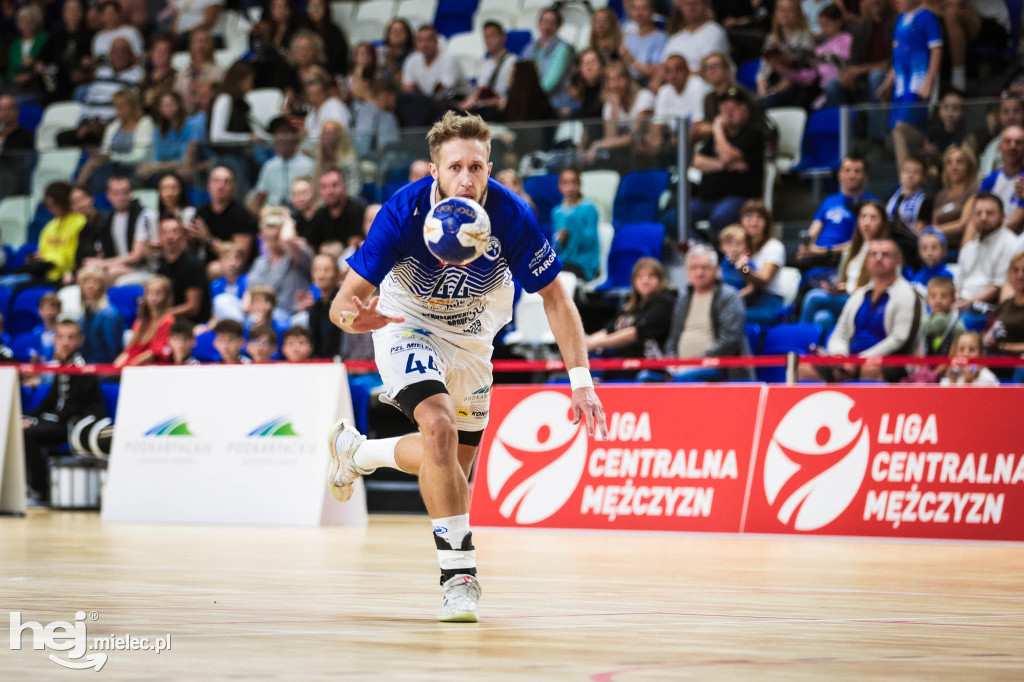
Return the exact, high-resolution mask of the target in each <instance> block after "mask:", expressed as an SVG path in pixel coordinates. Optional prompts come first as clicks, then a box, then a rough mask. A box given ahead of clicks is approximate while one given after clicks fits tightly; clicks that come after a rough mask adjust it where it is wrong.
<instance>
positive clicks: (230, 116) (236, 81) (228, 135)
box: [208, 62, 269, 196]
mask: <svg viewBox="0 0 1024 682" xmlns="http://www.w3.org/2000/svg"><path fill="white" fill-rule="evenodd" d="M255 79H256V74H255V70H254V69H253V67H252V65H251V64H249V63H248V62H235V63H234V64H233V65H232V66H231V68H230V69H228V73H227V75H226V76H224V87H223V92H222V93H221V94H219V95H217V97H216V99H214V100H213V106H212V107H211V108H210V117H209V133H208V135H209V140H210V144H211V145H212V146H213V148H214V152H215V153H216V155H217V162H218V163H222V164H224V165H227V166H229V167H230V168H231V170H233V171H234V173H235V182H236V184H237V187H238V189H237V191H238V195H239V196H245V194H246V192H248V191H249V162H250V157H251V153H250V149H249V145H250V144H251V143H253V142H259V141H262V140H268V139H269V137H268V136H267V134H266V133H265V132H264V131H263V130H262V128H261V127H260V125H259V123H257V122H256V121H255V120H254V119H253V118H252V117H251V116H250V113H249V103H248V102H247V101H246V99H245V96H246V94H248V93H249V92H250V91H251V90H252V89H253V86H254V84H255Z"/></svg>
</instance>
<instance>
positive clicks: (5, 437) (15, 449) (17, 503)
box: [0, 368, 26, 514]
mask: <svg viewBox="0 0 1024 682" xmlns="http://www.w3.org/2000/svg"><path fill="white" fill-rule="evenodd" d="M0 443H3V445H4V449H3V452H0V513H4V514H24V513H25V506H26V499H25V493H26V490H25V434H24V432H23V431H22V430H21V389H20V383H19V381H18V370H16V369H14V368H4V369H0Z"/></svg>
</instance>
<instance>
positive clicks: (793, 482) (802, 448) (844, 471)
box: [764, 391, 870, 531]
mask: <svg viewBox="0 0 1024 682" xmlns="http://www.w3.org/2000/svg"><path fill="white" fill-rule="evenodd" d="M855 406H856V403H854V401H853V400H852V399H851V398H850V397H849V396H846V395H844V394H842V393H838V392H836V391H823V392H821V393H815V394H814V395H811V396H808V397H807V398H804V399H803V400H801V401H800V402H798V403H797V404H796V405H794V406H793V408H792V409H791V410H790V411H789V412H788V413H787V414H786V416H785V417H783V418H782V421H780V422H779V426H778V428H776V429H775V433H774V434H773V435H772V439H771V441H770V442H769V443H768V450H767V452H766V453H765V460H764V491H765V494H766V495H767V498H768V503H769V504H770V505H771V507H772V510H773V511H774V512H775V513H776V515H777V516H778V519H779V521H781V522H782V523H783V524H785V525H787V526H789V525H792V527H793V528H794V529H795V530H805V531H806V530H816V529H818V528H821V527H823V526H826V525H828V524H830V523H832V522H833V521H835V520H836V519H837V518H838V517H839V515H840V514H842V513H843V512H844V511H845V510H846V508H847V507H848V506H849V505H850V502H852V501H853V498H854V497H856V495H857V491H859V490H860V486H861V483H862V482H863V480H864V474H865V472H866V471H867V465H868V456H869V454H870V453H869V450H870V438H869V434H868V427H867V425H866V424H864V420H863V419H857V420H856V421H851V419H850V412H851V410H852V409H853V408H854V407H855Z"/></svg>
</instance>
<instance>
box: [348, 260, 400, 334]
mask: <svg viewBox="0 0 1024 682" xmlns="http://www.w3.org/2000/svg"><path fill="white" fill-rule="evenodd" d="M376 290H377V287H376V286H374V285H373V284H372V283H371V282H369V281H367V280H366V279H365V278H364V277H363V276H362V275H360V274H359V273H358V272H356V271H355V270H349V271H348V275H346V276H345V281H344V282H343V283H342V285H341V289H340V290H339V291H338V295H337V296H335V297H334V300H333V301H332V302H331V322H333V323H334V324H336V325H338V326H339V327H341V330H342V331H344V332H347V333H349V334H365V333H366V332H372V331H373V330H374V329H380V328H381V327H383V326H385V325H387V324H391V323H392V322H404V321H405V318H403V317H391V316H389V315H384V314H383V313H381V312H379V311H378V310H377V302H378V301H379V300H380V297H378V296H374V295H373V293H374V292H375V291H376Z"/></svg>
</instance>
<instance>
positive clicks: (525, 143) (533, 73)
mask: <svg viewBox="0 0 1024 682" xmlns="http://www.w3.org/2000/svg"><path fill="white" fill-rule="evenodd" d="M554 118H557V115H556V114H555V109H554V107H553V106H551V100H550V99H549V98H548V96H547V95H546V94H545V93H544V89H543V88H542V87H541V84H540V76H539V74H538V73H537V65H536V64H534V63H533V62H532V61H528V60H525V59H523V60H520V61H518V62H516V64H515V67H514V68H513V69H512V83H511V85H509V88H508V100H507V101H506V102H505V108H504V120H505V122H506V123H526V122H530V121H551V120H552V119H554ZM547 138H548V130H545V129H544V128H543V127H541V126H520V127H519V128H518V130H516V134H515V147H514V149H515V151H516V152H518V153H519V155H520V156H524V155H526V154H529V153H530V152H532V151H534V150H536V149H538V148H542V147H544V146H545V145H546V140H547ZM495 142H496V143H502V139H501V138H500V137H499V138H497V139H496V140H495Z"/></svg>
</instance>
